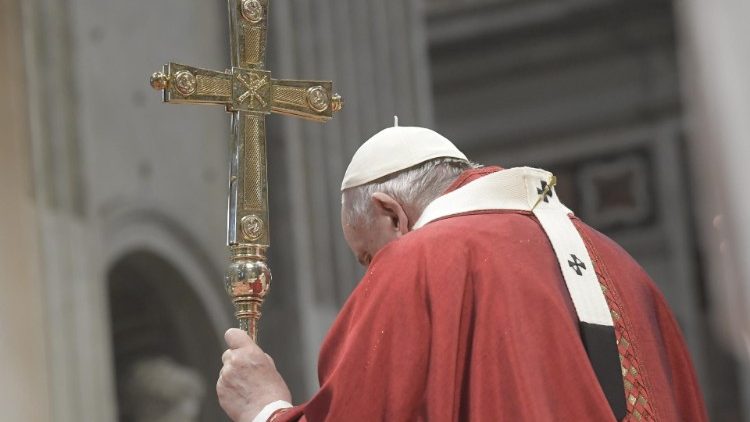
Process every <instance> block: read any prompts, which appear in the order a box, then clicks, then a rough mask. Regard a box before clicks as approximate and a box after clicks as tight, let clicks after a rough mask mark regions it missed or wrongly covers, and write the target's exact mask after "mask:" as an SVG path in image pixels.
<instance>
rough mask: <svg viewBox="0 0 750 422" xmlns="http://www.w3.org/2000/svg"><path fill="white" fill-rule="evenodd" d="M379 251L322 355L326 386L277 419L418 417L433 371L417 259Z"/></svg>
mask: <svg viewBox="0 0 750 422" xmlns="http://www.w3.org/2000/svg"><path fill="white" fill-rule="evenodd" d="M396 253H397V252H396V251H394V250H393V248H389V247H387V248H385V249H384V250H383V251H381V253H379V254H378V255H377V256H376V257H375V259H374V260H373V262H372V264H371V265H370V267H369V268H368V270H367V273H366V275H365V276H364V278H363V279H362V282H361V283H360V285H359V286H358V287H357V289H356V290H355V292H354V293H353V294H352V296H351V297H350V299H349V301H347V303H346V305H345V306H344V308H343V309H342V311H341V313H340V315H339V316H338V318H337V319H336V322H335V323H334V325H333V327H332V328H331V330H330V332H329V334H328V337H327V338H326V341H325V343H324V344H323V347H322V349H321V352H320V362H319V377H320V383H321V388H320V390H319V391H318V392H317V393H316V394H315V396H314V397H313V398H312V399H311V400H310V401H309V402H308V403H306V404H304V405H302V406H297V407H295V408H292V409H290V410H288V411H286V412H283V413H281V414H280V415H278V416H277V417H276V418H275V419H274V421H275V422H276V421H284V422H286V421H297V420H299V421H324V420H326V421H357V420H388V421H406V420H414V419H415V415H417V413H418V412H419V408H418V407H419V406H420V403H423V400H422V398H423V395H424V392H425V388H426V387H425V383H426V379H427V370H428V366H429V359H427V358H426V357H427V356H429V347H430V328H429V327H430V320H429V314H428V309H429V305H428V303H427V295H426V292H425V286H424V283H423V277H422V276H421V274H419V270H418V265H415V264H414V263H413V257H411V259H410V260H409V261H408V262H407V259H408V258H406V257H402V256H401V257H399V256H394V255H395V254H396Z"/></svg>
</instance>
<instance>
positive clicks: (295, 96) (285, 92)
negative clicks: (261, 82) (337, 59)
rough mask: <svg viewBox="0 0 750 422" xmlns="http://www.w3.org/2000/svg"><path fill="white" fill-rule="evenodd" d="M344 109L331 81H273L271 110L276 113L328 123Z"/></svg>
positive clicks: (342, 102)
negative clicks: (335, 114)
mask: <svg viewBox="0 0 750 422" xmlns="http://www.w3.org/2000/svg"><path fill="white" fill-rule="evenodd" d="M343 107H344V101H343V99H342V98H341V96H340V95H338V94H334V93H333V83H332V82H330V81H295V80H283V79H282V80H275V79H274V80H273V81H272V85H271V110H272V111H273V112H274V113H278V114H285V115H291V116H297V117H302V118H304V119H308V120H315V121H320V122H326V121H328V120H330V119H331V118H332V117H333V113H335V112H337V111H340V110H341V109H342V108H343Z"/></svg>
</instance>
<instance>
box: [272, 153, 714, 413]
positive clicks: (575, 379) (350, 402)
mask: <svg viewBox="0 0 750 422" xmlns="http://www.w3.org/2000/svg"><path fill="white" fill-rule="evenodd" d="M497 170H498V169H497V168H485V169H481V170H471V171H467V172H465V173H464V174H463V175H462V176H461V177H460V178H459V179H458V180H457V181H456V182H455V183H454V185H453V186H452V187H451V190H453V189H457V188H458V187H461V186H463V185H465V184H467V183H470V182H471V181H472V180H475V179H476V178H478V177H481V176H483V175H485V174H488V173H490V172H494V171H497ZM573 220H574V224H575V226H576V228H577V229H578V231H579V232H580V233H581V235H582V237H583V239H584V241H585V243H586V246H587V248H588V250H589V253H590V255H591V258H592V261H593V263H594V266H595V270H596V274H597V276H598V278H599V281H600V283H601V285H602V289H603V290H604V292H605V296H606V299H607V302H608V304H609V307H610V309H611V311H612V316H613V319H614V323H615V331H616V336H617V340H618V349H619V353H620V358H621V362H622V373H623V382H624V385H625V395H626V399H627V407H628V416H627V417H626V420H633V421H636V420H643V421H651V420H654V421H703V420H707V417H706V413H705V408H704V404H703V399H702V397H701V393H700V390H699V388H698V383H697V381H696V377H695V373H694V370H693V366H692V364H691V361H690V357H689V355H688V352H687V348H686V347H685V344H684V341H683V338H682V335H681V333H680V330H679V328H678V326H677V323H676V321H675V319H674V317H673V315H672V313H671V311H670V310H669V307H668V305H667V303H666V301H665V300H664V297H663V296H662V294H661V293H660V292H659V291H658V290H657V288H656V287H655V286H654V283H653V282H652V281H651V279H650V278H649V276H648V275H647V274H646V273H645V272H644V271H643V269H642V268H641V267H640V266H639V265H638V264H637V263H636V262H635V261H634V260H633V259H632V258H631V257H630V256H629V255H628V254H627V253H626V252H625V251H624V250H622V249H621V248H620V247H619V246H618V245H617V244H615V243H614V242H613V241H611V240H610V239H608V238H607V237H605V236H604V235H602V234H601V233H599V232H597V231H595V230H594V229H592V228H590V227H588V226H587V225H585V224H584V223H583V222H581V221H580V220H578V219H576V218H573ZM578 327H579V325H578V319H577V317H576V313H575V310H574V308H573V305H572V302H571V299H570V295H569V294H568V290H567V288H566V286H565V283H564V280H563V277H562V275H561V273H560V266H559V264H558V262H557V260H556V258H555V254H554V252H553V250H552V246H551V244H550V242H549V240H548V239H547V237H546V235H545V233H544V232H543V230H542V228H541V226H540V225H539V223H538V222H537V220H536V219H535V218H534V216H533V215H532V214H531V213H528V212H522V211H517V212H516V211H514V212H508V211H506V212H491V211H486V212H478V213H470V214H462V215H457V216H452V217H448V218H444V219H442V220H438V221H435V222H432V223H430V224H428V225H426V226H425V227H423V228H421V229H419V230H415V231H413V232H411V233H409V234H408V235H406V236H404V237H402V238H401V239H399V240H397V241H394V242H392V243H390V244H388V245H387V246H386V247H385V248H383V249H382V250H381V251H380V252H379V253H378V254H377V255H376V256H375V257H374V259H373V261H372V263H371V264H370V267H369V268H368V270H367V273H366V275H365V276H364V278H363V279H362V281H361V283H360V284H359V286H358V287H357V288H356V290H355V291H354V292H353V293H352V295H351V297H350V298H349V300H348V301H347V303H346V305H345V306H344V308H343V309H342V311H341V313H340V314H339V316H338V318H337V319H336V321H335V322H334V324H333V326H332V328H331V330H330V332H329V333H328V336H327V338H326V340H325V342H324V344H323V347H322V349H321V352H320V362H319V377H320V384H321V388H320V391H319V392H318V393H316V394H315V396H314V397H313V398H312V399H311V400H310V401H309V402H307V403H305V404H303V405H300V406H297V407H294V408H292V409H289V410H286V411H284V412H281V413H279V414H276V415H275V416H274V418H272V420H274V421H295V420H305V421H431V422H433V421H493V422H494V421H611V420H614V416H613V413H612V410H611V409H610V407H609V405H608V403H607V400H606V398H605V396H604V394H603V392H602V389H601V387H600V385H599V383H598V381H597V378H596V376H595V374H594V372H593V370H592V367H591V363H590V361H589V358H588V356H587V354H586V351H585V350H584V347H583V344H582V341H581V337H580V333H579V328H578Z"/></svg>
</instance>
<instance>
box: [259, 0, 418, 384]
mask: <svg viewBox="0 0 750 422" xmlns="http://www.w3.org/2000/svg"><path fill="white" fill-rule="evenodd" d="M422 7H423V5H422V2H421V0H406V1H404V0H379V1H370V0H316V1H314V2H311V1H308V0H274V2H273V9H272V17H271V19H272V28H273V29H272V31H273V33H272V34H271V37H272V38H271V40H272V41H271V51H270V59H271V66H272V69H273V70H274V74H275V75H276V77H281V78H284V77H303V78H313V79H333V80H334V87H335V89H336V90H337V91H338V92H340V93H341V94H342V95H343V96H344V99H345V101H346V104H345V107H344V111H343V112H342V113H339V114H338V115H337V116H336V118H335V119H334V120H333V121H332V122H331V123H328V124H326V125H319V124H317V123H308V122H303V121H295V120H293V119H273V118H272V122H273V123H272V125H275V126H272V134H271V136H270V142H269V144H270V147H269V150H270V153H271V158H272V161H271V164H270V166H271V183H272V190H271V202H272V204H271V211H272V220H273V221H272V223H271V224H272V225H271V227H272V230H271V231H272V236H275V238H274V240H273V242H274V243H273V246H272V252H271V253H272V266H273V270H274V277H275V279H276V281H275V284H274V291H273V292H272V293H271V296H272V299H271V302H269V305H268V307H267V309H268V313H267V317H268V319H267V320H266V323H265V324H266V325H265V327H266V328H264V330H265V331H266V332H267V336H265V337H263V335H262V336H261V339H262V343H263V344H264V345H266V347H267V348H268V349H269V351H270V352H271V354H272V355H274V354H275V355H280V356H284V355H286V358H284V359H282V360H285V361H289V360H293V359H299V356H300V355H301V356H303V357H304V362H301V367H299V366H297V367H296V369H295V371H296V372H293V377H297V378H298V377H299V376H303V377H304V380H305V383H304V387H303V386H302V385H301V384H300V383H299V380H298V379H293V380H292V383H293V387H294V388H293V390H296V392H302V391H304V393H305V394H307V393H309V392H311V391H313V390H314V389H315V388H316V387H317V377H316V376H315V373H316V364H317V355H318V349H319V346H320V342H321V340H322V338H323V336H324V335H325V333H326V331H327V330H328V328H329V325H330V322H331V321H332V319H333V318H334V317H335V315H336V313H337V312H338V309H339V308H340V306H341V305H342V304H343V302H344V300H345V299H346V297H347V296H348V294H349V293H350V292H351V290H352V289H353V287H354V286H355V284H356V282H357V281H358V280H359V278H360V276H361V270H360V269H359V268H358V264H357V262H356V260H355V259H354V258H353V256H352V253H351V252H350V251H349V249H348V247H347V245H346V243H345V241H344V239H343V235H342V233H341V227H340V204H341V199H340V193H339V187H340V185H341V179H342V177H343V175H344V171H345V170H346V166H347V164H348V163H349V160H350V159H351V157H352V155H353V154H354V151H355V150H356V149H357V148H358V147H359V145H360V144H361V143H362V142H364V141H365V140H366V139H367V138H369V137H370V136H371V135H373V134H374V133H376V132H377V131H379V130H381V129H384V128H386V127H388V126H392V125H393V116H394V115H399V117H400V122H401V124H402V125H404V126H410V125H420V126H430V125H431V124H432V122H433V120H432V96H431V83H430V77H429V67H428V59H427V45H426V39H425V27H424V12H423V10H422ZM274 184H275V185H274ZM285 226H286V227H285ZM273 233H275V235H274V234H273ZM282 295H283V296H284V297H283V298H280V297H279V296H282ZM273 296H276V298H273ZM277 301H278V302H282V301H285V302H286V305H284V306H285V307H282V308H279V307H277V308H273V307H274V305H275V304H278V302H277ZM292 308H294V309H292ZM280 309H287V310H289V311H290V312H292V313H293V314H294V315H295V316H294V317H293V318H289V317H287V318H285V319H282V318H281V316H278V314H277V312H280ZM274 321H278V322H274ZM269 324H270V325H269ZM270 331H273V332H270ZM279 332H283V333H284V335H282V336H279ZM290 342H291V344H295V345H296V347H298V348H299V350H294V351H292V352H291V353H290V352H289V351H288V349H289V344H290ZM300 350H301V352H302V353H300ZM277 361H278V359H277ZM298 364H299V363H298ZM298 364H297V365H298ZM282 365H284V363H282ZM303 398H304V397H298V399H303Z"/></svg>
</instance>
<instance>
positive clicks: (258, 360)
mask: <svg viewBox="0 0 750 422" xmlns="http://www.w3.org/2000/svg"><path fill="white" fill-rule="evenodd" d="M224 339H225V340H226V342H227V345H228V346H229V350H227V351H226V352H224V354H223V355H222V356H221V360H222V362H223V363H224V367H223V368H222V369H221V373H220V374H219V381H218V382H217V383H216V393H217V394H218V396H219V404H221V407H222V408H223V409H224V411H225V412H226V413H227V415H229V417H230V418H231V419H232V420H233V421H234V422H251V421H252V420H253V418H255V416H256V415H258V413H260V411H261V410H263V408H264V407H265V406H266V405H267V404H270V403H273V402H275V401H277V400H284V401H287V402H290V403H291V402H292V395H291V393H289V388H288V387H287V386H286V383H285V382H284V380H283V379H282V378H281V374H279V373H278V371H276V366H275V365H274V363H273V359H271V357H270V356H268V355H267V354H265V353H264V352H263V351H262V350H261V349H260V347H258V345H257V344H255V342H253V341H252V340H251V339H250V336H248V335H247V333H245V332H244V331H242V330H239V329H237V328H232V329H230V330H228V331H227V332H226V334H224Z"/></svg>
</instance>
